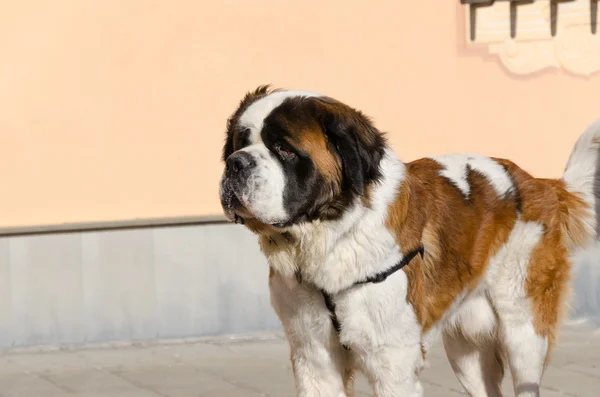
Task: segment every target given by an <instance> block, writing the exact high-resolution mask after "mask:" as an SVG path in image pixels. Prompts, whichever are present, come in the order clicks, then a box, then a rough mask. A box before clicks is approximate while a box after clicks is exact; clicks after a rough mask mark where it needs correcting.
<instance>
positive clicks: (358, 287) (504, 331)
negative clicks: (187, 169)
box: [220, 86, 600, 397]
mask: <svg viewBox="0 0 600 397" xmlns="http://www.w3.org/2000/svg"><path fill="white" fill-rule="evenodd" d="M223 160H224V163H225V166H224V172H223V176H222V178H221V182H220V198H221V203H222V206H223V210H224V212H225V214H226V216H227V217H228V218H229V219H230V220H232V221H236V222H238V223H242V224H244V225H245V226H246V227H247V228H248V229H250V230H251V231H253V232H254V233H256V234H257V235H258V240H259V244H260V247H261V250H262V252H263V253H264V255H265V256H266V258H267V260H268V264H269V267H270V275H269V288H270V295H271V303H272V305H273V308H274V309H275V312H276V313H277V315H278V317H279V318H280V320H281V322H282V324H283V329H284V331H285V334H286V337H287V340H288V342H289V345H290V350H291V362H292V368H293V373H294V378H295V385H296V392H297V396H305V397H316V396H320V397H341V396H351V395H353V378H354V374H355V371H362V372H363V373H364V374H365V375H366V377H367V378H368V380H369V382H370V384H371V386H372V388H373V391H374V395H375V396H378V397H391V396H422V395H423V389H422V386H421V384H420V382H419V373H420V371H421V369H422V368H423V366H424V360H425V356H426V354H427V351H428V349H429V347H430V346H431V344H432V341H433V340H434V338H435V336H436V335H437V334H441V338H442V340H443V343H444V346H445V349H446V352H447V355H448V358H449V360H450V363H451V365H452V368H453V369H454V371H455V373H456V375H457V377H458V379H459V380H460V382H461V384H462V385H463V387H464V388H465V389H466V391H467V393H468V394H469V395H471V396H476V397H483V396H501V391H500V384H501V381H502V379H503V376H504V368H505V365H506V367H507V368H509V369H510V371H511V373H512V378H513V380H514V389H515V394H516V395H517V396H520V397H523V396H539V387H540V381H541V378H542V374H543V372H544V368H545V366H546V364H547V362H548V357H549V354H550V352H551V350H552V347H553V345H554V344H555V341H556V336H557V330H558V328H559V324H560V320H561V315H562V314H563V311H564V310H563V309H564V307H565V303H566V302H565V301H566V298H567V295H568V290H569V277H570V275H569V273H570V269H571V262H570V257H571V256H572V254H573V253H574V252H575V251H576V250H577V249H578V248H579V247H583V246H585V245H586V244H588V243H590V242H592V241H594V240H595V239H597V238H598V228H599V226H598V223H599V218H600V217H599V214H600V122H597V123H596V124H594V125H592V126H591V127H590V128H589V129H588V130H587V132H585V133H584V134H583V135H582V136H581V138H580V139H579V141H578V142H577V144H576V145H575V148H574V150H573V152H572V154H571V157H570V159H569V162H568V164H567V166H566V170H565V173H564V176H563V177H562V179H538V178H535V177H533V176H531V175H530V174H528V173H527V172H526V171H524V170H522V169H521V168H519V167H518V166H517V165H515V164H514V163H513V162H511V161H509V160H505V159H500V158H488V157H484V156H480V155H458V154H457V155H444V156H438V157H431V158H424V159H420V160H416V161H413V162H411V163H404V162H402V161H401V160H400V159H399V158H398V157H397V156H396V155H395V154H394V152H393V151H392V149H391V148H390V146H389V145H388V144H387V142H386V139H385V136H384V134H383V133H382V132H381V131H379V130H378V129H377V128H376V127H375V126H374V125H373V123H372V122H371V121H370V120H369V118H367V117H366V116H365V115H364V114H363V113H361V112H360V111H358V110H355V109H353V108H352V107H350V106H347V105H346V104H344V103H342V102H339V101H337V100H335V99H333V98H330V97H326V96H322V95H318V94H315V93H311V92H304V91H285V90H273V89H271V88H269V87H268V86H266V87H259V88H258V89H256V90H255V91H253V92H250V93H248V94H247V95H246V96H245V97H244V98H243V100H242V101H241V103H240V104H239V106H238V108H237V110H235V112H234V113H233V114H232V116H231V117H230V118H229V120H228V122H227V137H226V141H225V145H224V149H223Z"/></svg>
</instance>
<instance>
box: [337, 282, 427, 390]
mask: <svg viewBox="0 0 600 397" xmlns="http://www.w3.org/2000/svg"><path fill="white" fill-rule="evenodd" d="M334 303H335V304H336V309H337V310H336V313H337V315H338V318H339V320H340V323H341V324H342V327H341V328H342V330H341V333H340V340H341V342H342V343H344V344H345V345H347V346H349V347H350V348H351V349H352V353H353V358H354V359H355V362H356V363H357V364H358V365H359V366H360V368H361V369H362V370H363V372H364V373H365V375H366V376H367V378H368V379H369V383H370V384H371V386H372V387H373V391H374V395H375V396H377V397H421V396H422V395H423V389H422V387H421V384H420V382H419V372H420V370H421V368H422V367H423V361H424V360H423V352H422V348H421V340H422V333H421V326H420V324H419V322H418V321H417V317H416V315H415V312H414V309H413V307H412V305H410V304H409V303H408V302H407V300H406V276H405V275H404V274H403V272H398V273H396V274H395V275H394V276H392V277H390V278H389V279H388V281H386V282H385V283H381V284H367V285H364V286H359V287H356V288H352V289H350V290H348V291H346V292H344V293H341V294H338V296H337V297H336V299H335V302H334Z"/></svg>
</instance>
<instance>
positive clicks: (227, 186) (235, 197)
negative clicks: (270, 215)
mask: <svg viewBox="0 0 600 397" xmlns="http://www.w3.org/2000/svg"><path fill="white" fill-rule="evenodd" d="M242 191H243V189H236V187H235V186H234V182H232V181H231V180H228V179H224V180H223V181H222V183H221V192H220V196H221V206H222V207H223V211H224V212H225V215H226V216H227V218H228V219H229V220H230V221H232V222H234V223H237V224H239V225H246V224H247V223H248V222H251V223H253V224H259V223H260V224H263V225H266V226H271V227H274V228H277V229H281V228H285V227H287V226H290V225H291V222H285V221H281V220H276V219H273V220H266V219H262V217H260V216H257V215H255V214H254V213H253V212H252V211H251V210H249V209H248V207H249V206H250V205H249V204H250V203H249V200H248V196H247V195H246V194H243V193H242Z"/></svg>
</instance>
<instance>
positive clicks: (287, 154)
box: [274, 143, 296, 160]
mask: <svg viewBox="0 0 600 397" xmlns="http://www.w3.org/2000/svg"><path fill="white" fill-rule="evenodd" d="M274 148H275V151H276V152H277V154H278V155H279V157H281V158H282V159H283V160H291V159H293V158H294V157H296V154H295V153H294V152H292V151H291V150H290V149H289V148H287V147H285V146H282V145H281V144H280V143H276V144H275V145H274Z"/></svg>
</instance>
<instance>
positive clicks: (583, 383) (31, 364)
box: [0, 326, 600, 397]
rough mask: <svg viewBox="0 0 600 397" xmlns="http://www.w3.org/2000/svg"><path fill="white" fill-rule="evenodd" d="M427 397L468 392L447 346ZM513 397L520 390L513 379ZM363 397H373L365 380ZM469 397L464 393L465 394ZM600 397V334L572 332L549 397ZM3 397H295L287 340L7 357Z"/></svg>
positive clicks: (552, 374)
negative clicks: (453, 368) (450, 361)
mask: <svg viewBox="0 0 600 397" xmlns="http://www.w3.org/2000/svg"><path fill="white" fill-rule="evenodd" d="M424 386H425V395H426V396H450V397H451V396H455V395H456V396H458V395H460V394H463V393H462V392H461V388H460V386H459V384H458V382H457V381H456V379H455V377H454V375H453V373H452V371H451V369H450V367H449V365H448V363H447V362H446V359H445V357H444V353H443V350H442V348H441V346H437V348H436V349H435V350H434V351H433V352H432V353H431V355H430V368H428V369H427V370H426V371H425V373H424ZM505 386H506V390H507V392H506V395H507V396H511V395H512V393H510V392H508V390H511V389H510V387H509V384H508V382H506V384H505ZM357 389H358V391H359V392H358V395H359V396H369V395H370V394H369V392H368V390H369V389H368V387H367V385H366V383H365V382H364V380H363V379H360V380H359V382H358V384H357ZM463 395H464V394H463ZM598 395H600V333H598V332H596V333H593V332H591V331H590V330H589V329H586V328H583V327H574V326H571V327H568V328H566V329H565V330H564V332H563V335H562V340H561V343H560V345H559V347H558V348H557V350H556V352H555V356H554V359H553V361H552V365H551V366H550V368H549V369H548V371H547V373H546V376H545V379H544V383H543V391H542V396H543V397H552V396H579V397H591V396H598ZM0 396H2V397H17V396H18V397H69V396H70V397H75V396H85V397H200V396H203V397H239V396H248V397H256V396H270V397H290V396H293V381H292V376H291V369H290V365H289V362H288V351H287V346H286V344H285V341H284V340H283V339H282V338H281V337H280V336H278V335H262V336H261V337H259V338H253V339H234V340H232V339H225V338H223V339H212V340H196V341H179V342H172V343H168V344H164V343H163V344H146V345H140V346H115V345H113V346H103V347H95V348H86V349H79V350H71V351H64V350H63V351H46V352H44V351H22V352H12V353H5V354H3V355H0Z"/></svg>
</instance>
